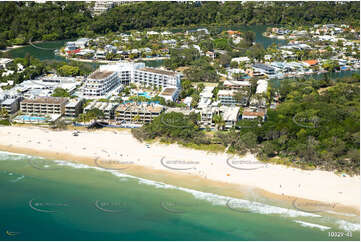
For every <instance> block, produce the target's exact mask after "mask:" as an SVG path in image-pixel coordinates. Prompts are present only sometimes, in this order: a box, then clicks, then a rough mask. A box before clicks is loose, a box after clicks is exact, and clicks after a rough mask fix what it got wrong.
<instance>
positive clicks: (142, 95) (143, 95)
mask: <svg viewBox="0 0 361 242" xmlns="http://www.w3.org/2000/svg"><path fill="white" fill-rule="evenodd" d="M138 96H140V97H146V98H148V99H151V98H152V97H151V96H149V94H148V93H147V92H140V93H138Z"/></svg>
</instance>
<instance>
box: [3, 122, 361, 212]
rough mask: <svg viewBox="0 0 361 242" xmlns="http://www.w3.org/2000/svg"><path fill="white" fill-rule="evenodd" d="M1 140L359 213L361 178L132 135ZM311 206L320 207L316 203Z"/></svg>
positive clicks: (39, 151)
mask: <svg viewBox="0 0 361 242" xmlns="http://www.w3.org/2000/svg"><path fill="white" fill-rule="evenodd" d="M0 136H1V137H2V138H1V139H0V150H2V151H10V152H16V153H24V154H30V155H37V156H43V157H48V158H52V159H63V160H69V161H72V162H81V163H85V164H88V165H92V166H94V165H95V166H98V167H103V168H106V169H113V170H119V172H124V173H130V174H131V173H133V174H137V172H138V173H139V174H140V173H142V175H143V176H145V177H146V178H152V175H153V174H155V173H157V174H158V173H159V174H165V173H167V174H171V176H169V177H170V178H168V180H166V182H169V183H172V182H171V181H172V180H176V179H177V177H178V179H183V180H182V181H183V183H187V182H188V183H191V182H192V179H194V178H196V179H199V180H201V181H202V182H204V183H207V182H208V183H217V182H218V183H219V184H220V185H219V187H220V189H222V186H223V187H224V186H228V185H229V186H230V187H231V186H236V185H239V186H247V187H252V188H257V189H260V190H261V191H263V192H264V193H265V194H268V195H267V196H269V197H272V196H274V197H277V198H282V197H284V198H288V199H291V198H292V199H294V198H296V199H298V198H299V199H307V200H310V201H319V202H322V203H323V204H326V206H329V208H330V209H333V208H342V209H344V208H348V211H351V212H354V213H359V210H360V177H359V176H356V177H349V176H339V175H336V174H334V173H332V172H326V171H320V170H313V171H306V170H301V169H298V168H289V167H286V166H282V165H273V164H264V163H261V162H259V161H258V160H257V158H256V157H255V156H254V155H252V154H247V155H246V156H244V157H234V156H231V155H230V154H226V153H218V154H215V153H207V152H205V151H199V150H192V149H187V148H183V147H181V146H179V145H176V144H171V145H165V144H158V143H155V144H146V143H141V142H139V141H138V140H136V139H135V138H134V137H133V136H132V134H131V133H130V132H129V131H127V130H124V131H120V130H110V131H108V130H107V131H104V130H97V131H80V133H79V136H73V131H72V130H66V131H52V130H49V129H46V128H39V127H22V126H12V127H8V126H2V127H0ZM164 177H165V178H164V179H167V176H164ZM187 177H189V180H187ZM222 184H223V185H222ZM189 185H190V186H191V184H189ZM224 190H226V189H224ZM299 201H301V200H299ZM327 204H328V205H327ZM298 205H299V206H300V203H298ZM308 205H310V203H308ZM305 206H306V205H305ZM311 206H314V207H315V206H318V205H317V203H316V202H314V203H313V205H312V204H311ZM323 206H325V205H323Z"/></svg>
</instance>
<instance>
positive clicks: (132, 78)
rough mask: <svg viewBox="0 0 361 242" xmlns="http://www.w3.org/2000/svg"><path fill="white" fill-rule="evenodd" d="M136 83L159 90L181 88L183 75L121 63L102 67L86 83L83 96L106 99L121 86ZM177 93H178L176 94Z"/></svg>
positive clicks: (140, 64)
mask: <svg viewBox="0 0 361 242" xmlns="http://www.w3.org/2000/svg"><path fill="white" fill-rule="evenodd" d="M130 83H135V84H138V85H145V86H149V87H153V86H156V87H157V88H162V89H163V88H167V87H169V88H176V89H179V88H180V87H181V74H179V73H176V72H171V71H165V70H161V69H154V68H146V67H145V64H144V63H132V62H125V61H122V62H119V63H116V64H111V65H104V66H100V67H99V69H98V70H97V71H95V72H94V73H92V74H91V75H90V76H89V77H88V78H87V79H86V81H85V85H84V86H83V95H84V97H86V98H102V97H106V96H107V95H108V94H109V92H110V91H112V90H113V89H115V88H116V87H117V86H119V85H120V84H122V85H129V84H130ZM176 93H177V92H176Z"/></svg>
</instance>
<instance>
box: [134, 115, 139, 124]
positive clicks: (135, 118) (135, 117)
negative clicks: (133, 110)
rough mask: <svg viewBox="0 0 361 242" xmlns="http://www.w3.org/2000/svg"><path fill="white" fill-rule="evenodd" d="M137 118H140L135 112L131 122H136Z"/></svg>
mask: <svg viewBox="0 0 361 242" xmlns="http://www.w3.org/2000/svg"><path fill="white" fill-rule="evenodd" d="M139 119H140V116H139V114H137V115H135V116H134V117H133V122H135V123H137V122H138V121H139Z"/></svg>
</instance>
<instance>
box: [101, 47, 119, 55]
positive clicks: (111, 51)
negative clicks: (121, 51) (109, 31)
mask: <svg viewBox="0 0 361 242" xmlns="http://www.w3.org/2000/svg"><path fill="white" fill-rule="evenodd" d="M104 49H105V51H106V52H107V53H113V54H115V53H117V47H115V46H113V45H106V46H105V47H104Z"/></svg>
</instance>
